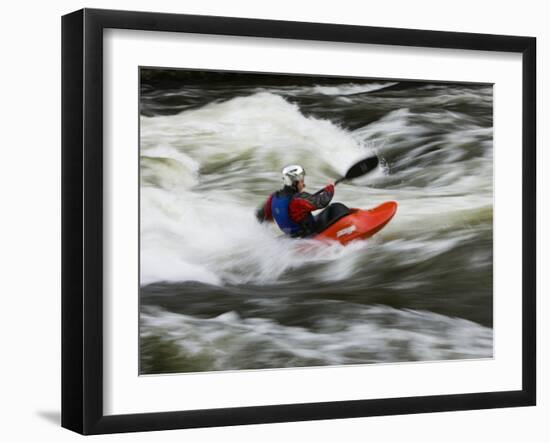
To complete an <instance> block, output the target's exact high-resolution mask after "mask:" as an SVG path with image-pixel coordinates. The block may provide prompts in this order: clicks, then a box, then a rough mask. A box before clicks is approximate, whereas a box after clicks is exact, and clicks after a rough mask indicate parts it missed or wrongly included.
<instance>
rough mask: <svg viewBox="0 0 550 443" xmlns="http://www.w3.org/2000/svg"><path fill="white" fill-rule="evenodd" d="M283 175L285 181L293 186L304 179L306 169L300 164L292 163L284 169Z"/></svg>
mask: <svg viewBox="0 0 550 443" xmlns="http://www.w3.org/2000/svg"><path fill="white" fill-rule="evenodd" d="M282 175H283V183H284V184H285V185H286V186H292V185H293V184H294V183H296V182H299V181H301V180H303V179H304V177H305V176H306V171H305V169H304V168H302V167H301V166H300V165H290V166H286V167H285V168H284V169H283V172H282Z"/></svg>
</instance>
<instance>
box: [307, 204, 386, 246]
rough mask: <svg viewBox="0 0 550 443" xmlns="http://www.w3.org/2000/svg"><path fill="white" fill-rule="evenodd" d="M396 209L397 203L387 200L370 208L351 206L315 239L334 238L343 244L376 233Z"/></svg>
mask: <svg viewBox="0 0 550 443" xmlns="http://www.w3.org/2000/svg"><path fill="white" fill-rule="evenodd" d="M396 211H397V203H396V202H394V201H388V202H385V203H382V204H381V205H378V206H376V207H374V208H371V209H357V208H351V209H350V214H349V215H346V216H345V217H342V218H341V219H339V220H337V221H336V222H335V223H333V224H332V225H330V226H329V227H328V228H326V229H325V230H324V231H322V232H320V233H319V234H317V235H316V236H315V237H314V238H315V239H316V240H336V241H339V242H340V243H341V244H343V245H345V244H347V243H349V242H351V241H353V240H359V239H365V238H369V237H371V236H373V235H374V234H376V233H377V232H378V231H380V229H382V228H383V227H384V226H386V225H387V224H388V222H389V221H390V220H391V219H392V218H393V216H394V215H395V213H396Z"/></svg>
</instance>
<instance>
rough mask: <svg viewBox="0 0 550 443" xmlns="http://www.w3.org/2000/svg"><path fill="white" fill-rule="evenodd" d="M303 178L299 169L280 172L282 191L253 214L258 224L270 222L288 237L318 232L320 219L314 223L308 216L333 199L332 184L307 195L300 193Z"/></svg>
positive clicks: (303, 171)
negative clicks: (275, 224) (274, 223)
mask: <svg viewBox="0 0 550 443" xmlns="http://www.w3.org/2000/svg"><path fill="white" fill-rule="evenodd" d="M305 175H306V171H305V170H304V168H302V167H301V166H299V165H290V166H287V167H285V168H284V169H283V171H282V176H283V177H282V178H283V188H282V189H280V190H279V191H276V192H274V193H273V194H271V195H270V196H269V198H268V199H267V200H266V202H265V203H264V204H263V205H262V206H261V207H260V208H259V209H258V210H257V211H256V217H257V219H258V221H259V222H260V223H262V222H264V221H273V220H274V221H275V222H276V223H277V225H278V226H279V228H280V229H281V230H282V231H283V232H284V233H285V234H287V235H289V236H291V237H307V236H309V235H312V234H315V233H316V232H319V231H320V229H321V227H322V226H321V224H322V223H321V222H320V220H321V217H318V218H317V219H316V218H315V217H314V216H313V214H312V212H313V211H316V210H318V209H323V208H326V207H327V206H328V204H329V203H330V201H331V200H332V197H333V196H334V183H330V184H329V185H327V186H325V187H324V188H323V189H321V190H320V191H319V192H316V193H315V194H309V193H307V192H304V188H305V186H306V185H305V183H304V179H305ZM342 206H343V205H342ZM323 220H324V218H323ZM323 224H324V223H323Z"/></svg>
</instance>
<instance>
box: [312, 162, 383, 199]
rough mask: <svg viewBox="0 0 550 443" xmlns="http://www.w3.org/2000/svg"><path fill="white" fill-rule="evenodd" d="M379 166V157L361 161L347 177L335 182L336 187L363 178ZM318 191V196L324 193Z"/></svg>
mask: <svg viewBox="0 0 550 443" xmlns="http://www.w3.org/2000/svg"><path fill="white" fill-rule="evenodd" d="M377 166H378V157H377V156H376V155H374V156H372V157H368V158H364V159H363V160H361V161H358V162H357V163H355V164H354V165H353V166H352V167H351V168H349V169H348V172H346V175H345V176H344V177H341V178H339V179H338V180H336V181H335V182H334V184H335V185H337V184H338V183H340V182H342V181H344V180H351V179H353V178H357V177H361V176H362V175H365V174H366V173H368V172H370V171H372V170H373V169H375V168H376V167H377ZM322 191H323V190H322V189H321V190H320V191H317V192H316V193H315V194H318V193H320V192H322Z"/></svg>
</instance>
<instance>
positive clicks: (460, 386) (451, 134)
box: [62, 9, 536, 434]
mask: <svg viewBox="0 0 550 443" xmlns="http://www.w3.org/2000/svg"><path fill="white" fill-rule="evenodd" d="M62 59H63V62H62V64H63V66H62V76H63V78H62V91H63V93H62V125H63V127H62V144H63V146H62V161H63V164H62V173H63V178H62V185H63V194H62V198H63V210H62V220H63V226H62V241H63V245H62V253H63V263H62V269H63V276H62V283H63V291H62V309H63V312H62V322H63V323H62V425H63V426H64V427H66V428H68V429H71V430H73V431H76V432H79V433H82V434H101V433H114V432H131V431H148V430H161V429H178V428H191V427H207V426H228V425H239V424H252V423H273V422H284V421H299V420H320V419H330V418H347V417H362V416H375V415H390V414H410V413H421V412H434V411H453V410H465V409H483V408H498V407H515V406H529V405H534V404H535V402H536V372H535V368H536V354H535V349H536V341H535V340H536V337H535V330H536V324H535V320H536V315H535V308H536V307H535V304H536V303H535V300H536V276H535V258H536V246H535V245H536V214H535V203H536V185H535V183H536V181H535V170H536V164H535V161H536V158H535V131H536V126H535V121H536V118H535V115H536V104H535V103H536V102H535V96H536V93H535V92H536V91H535V72H536V69H535V59H536V41H535V39H534V38H531V37H516V36H498V35H485V34H465V33H452V32H436V31H422V30H411V29H389V28H374V27H360V26H349V25H341V24H319V23H299V22H282V21H271V20H256V19H243V18H228V17H209V16H190V15H176V14H159V13H148V12H125V11H109V10H91V9H84V10H80V11H76V12H74V13H72V14H68V15H66V16H64V17H63V20H62Z"/></svg>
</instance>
